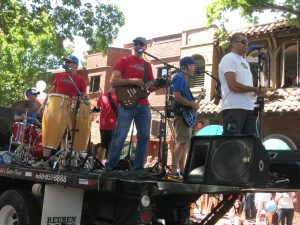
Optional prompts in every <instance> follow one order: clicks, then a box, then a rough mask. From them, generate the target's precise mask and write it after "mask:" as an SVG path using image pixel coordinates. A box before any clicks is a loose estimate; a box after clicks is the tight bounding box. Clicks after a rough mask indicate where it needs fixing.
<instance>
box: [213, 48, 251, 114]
mask: <svg viewBox="0 0 300 225" xmlns="http://www.w3.org/2000/svg"><path fill="white" fill-rule="evenodd" d="M226 72H234V73H236V81H237V82H238V83H241V84H243V85H247V86H251V87H253V80H252V74H251V71H250V65H249V63H248V62H247V61H246V60H245V59H244V58H243V57H242V56H240V55H237V54H235V53H233V52H230V53H228V54H227V55H225V56H224V57H223V58H222V60H221V62H220V65H219V78H220V82H221V90H222V106H221V110H225V109H246V110H253V109H254V106H255V105H254V102H253V98H254V93H253V92H248V93H236V92H233V91H230V90H229V88H228V85H227V82H226V79H225V76H224V75H225V73H226Z"/></svg>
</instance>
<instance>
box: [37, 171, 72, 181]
mask: <svg viewBox="0 0 300 225" xmlns="http://www.w3.org/2000/svg"><path fill="white" fill-rule="evenodd" d="M35 178H36V179H39V180H45V181H55V182H61V183H66V182H67V176H65V175H60V174H44V173H37V174H36V175H35Z"/></svg>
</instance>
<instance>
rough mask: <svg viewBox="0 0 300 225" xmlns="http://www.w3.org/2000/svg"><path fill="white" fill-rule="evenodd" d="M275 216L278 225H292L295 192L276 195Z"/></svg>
mask: <svg viewBox="0 0 300 225" xmlns="http://www.w3.org/2000/svg"><path fill="white" fill-rule="evenodd" d="M275 201H276V202H277V214H278V222H279V225H284V224H285V219H286V224H287V225H292V224H293V218H294V203H295V202H296V198H295V192H283V193H276V196H275Z"/></svg>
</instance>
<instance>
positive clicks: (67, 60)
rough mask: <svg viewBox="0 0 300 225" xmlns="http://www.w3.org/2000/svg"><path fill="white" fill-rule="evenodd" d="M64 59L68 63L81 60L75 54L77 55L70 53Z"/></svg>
mask: <svg viewBox="0 0 300 225" xmlns="http://www.w3.org/2000/svg"><path fill="white" fill-rule="evenodd" d="M63 60H64V61H65V62H66V63H68V62H69V63H74V64H76V65H78V64H79V60H78V58H77V57H76V56H75V55H70V56H69V57H64V58H63Z"/></svg>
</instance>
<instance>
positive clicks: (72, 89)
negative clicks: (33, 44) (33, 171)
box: [36, 55, 88, 166]
mask: <svg viewBox="0 0 300 225" xmlns="http://www.w3.org/2000/svg"><path fill="white" fill-rule="evenodd" d="M62 60H63V61H64V64H63V68H64V69H65V71H64V72H61V73H58V74H57V75H56V77H55V79H54V81H53V83H52V86H51V88H50V90H49V92H48V94H47V97H46V98H45V100H44V102H43V104H42V107H41V110H43V109H44V107H45V105H46V103H47V101H48V96H49V95H50V94H52V93H56V94H60V95H65V96H68V97H70V98H71V99H75V98H76V96H77V95H80V94H83V95H84V94H85V93H86V88H87V83H86V80H85V79H84V78H83V77H82V76H81V75H80V74H78V73H77V68H78V64H79V60H78V58H77V57H76V56H75V55H70V56H69V57H64V58H63V59H62ZM55 113H56V112H55V109H54V108H53V107H52V108H51V107H49V108H48V109H47V110H45V112H44V114H43V120H42V123H43V130H42V136H43V137H42V141H43V147H44V151H43V154H44V155H43V160H44V161H47V160H48V157H49V156H50V149H49V148H46V147H45V145H46V144H45V143H44V140H45V139H46V138H44V136H46V134H47V133H50V132H55V131H51V130H49V129H48V128H47V124H51V122H52V118H50V117H49V116H47V115H51V114H52V115H54V114H55ZM66 120H67V118H66ZM86 122H87V123H88V121H86ZM48 127H49V126H48ZM62 139H63V137H62ZM57 147H59V146H57ZM36 166H44V165H43V163H41V164H38V163H37V165H36Z"/></svg>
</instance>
